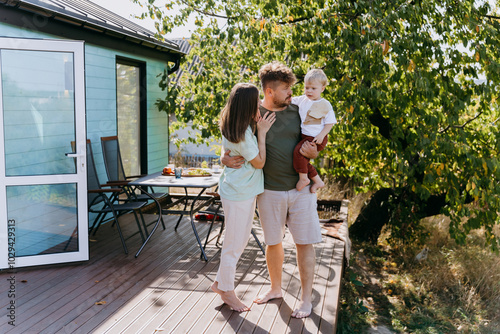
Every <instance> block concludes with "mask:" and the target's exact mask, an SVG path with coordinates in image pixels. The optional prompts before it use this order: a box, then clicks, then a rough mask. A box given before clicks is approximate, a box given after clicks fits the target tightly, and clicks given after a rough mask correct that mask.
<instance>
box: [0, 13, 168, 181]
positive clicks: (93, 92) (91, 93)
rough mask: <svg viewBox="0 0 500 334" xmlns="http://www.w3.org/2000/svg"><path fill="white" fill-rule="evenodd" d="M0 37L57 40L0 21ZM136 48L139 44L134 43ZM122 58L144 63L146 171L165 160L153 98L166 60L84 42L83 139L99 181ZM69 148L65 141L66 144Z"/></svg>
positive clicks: (164, 128)
mask: <svg viewBox="0 0 500 334" xmlns="http://www.w3.org/2000/svg"><path fill="white" fill-rule="evenodd" d="M0 36H2V37H15V38H50V39H61V38H60V37H57V36H52V35H48V34H45V33H41V32H38V31H33V30H28V29H22V28H19V27H17V26H12V25H9V24H5V23H0ZM136 47H139V46H136ZM117 56H120V57H126V58H130V59H133V60H137V61H143V62H146V73H147V122H148V130H147V131H148V139H147V141H148V152H147V156H148V173H152V172H157V171H160V170H161V169H162V168H163V167H164V166H166V165H167V163H168V149H169V148H168V142H169V137H168V117H167V115H166V114H165V113H163V112H158V110H157V108H156V106H155V101H156V100H157V99H158V98H160V97H163V96H164V94H165V92H163V91H162V90H161V88H160V87H159V86H158V83H159V78H158V77H157V76H158V75H159V74H161V73H163V70H164V68H165V67H166V66H167V65H166V63H164V62H162V61H159V60H156V59H149V58H144V57H137V56H135V55H134V53H133V50H132V49H131V52H128V53H127V52H120V51H115V50H112V49H107V48H104V47H100V46H95V45H92V44H87V43H86V44H85V81H86V116H87V138H88V139H90V140H91V142H92V149H93V151H94V159H95V162H96V168H97V171H98V174H99V178H100V181H101V182H103V183H104V182H105V181H106V179H107V178H106V172H105V169H104V162H103V158H102V150H101V144H100V137H104V136H113V135H116V133H117V120H116V57H117ZM68 148H69V143H68Z"/></svg>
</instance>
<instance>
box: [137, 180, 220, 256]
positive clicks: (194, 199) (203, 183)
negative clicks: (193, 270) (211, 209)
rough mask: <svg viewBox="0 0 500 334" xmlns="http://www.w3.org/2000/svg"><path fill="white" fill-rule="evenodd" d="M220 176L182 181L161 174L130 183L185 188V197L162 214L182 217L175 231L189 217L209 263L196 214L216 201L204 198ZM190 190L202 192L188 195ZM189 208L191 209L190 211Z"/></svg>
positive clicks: (147, 239)
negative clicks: (173, 208) (196, 221)
mask: <svg viewBox="0 0 500 334" xmlns="http://www.w3.org/2000/svg"><path fill="white" fill-rule="evenodd" d="M219 178H220V174H212V176H192V177H190V176H183V177H181V178H180V179H176V178H175V176H170V175H162V173H161V172H158V173H154V174H150V175H147V176H144V177H141V178H139V179H137V180H134V181H132V182H130V183H129V185H131V186H136V187H141V186H143V187H176V188H184V191H185V195H184V196H181V197H180V198H178V199H177V200H176V201H173V202H172V203H169V204H168V205H167V206H165V207H163V208H161V214H178V215H180V217H179V220H178V221H177V224H176V225H175V229H176V230H177V227H178V226H179V223H180V221H181V219H182V217H183V215H189V218H190V220H191V227H192V228H193V232H194V235H195V237H196V241H197V242H198V245H199V246H200V250H201V254H202V257H203V259H204V260H205V261H208V258H207V255H206V254H205V249H204V248H203V246H202V245H201V241H200V237H199V235H198V231H197V229H196V226H195V224H194V214H195V213H196V212H198V211H200V210H201V209H202V208H204V207H206V206H208V205H210V204H211V203H212V202H213V201H214V197H213V196H202V195H203V193H204V192H205V190H207V188H212V187H215V186H217V185H218V184H219ZM188 188H192V189H193V188H194V189H196V188H199V189H200V191H199V193H198V194H197V195H192V196H189V195H188ZM189 201H191V205H189ZM179 204H180V205H182V204H184V209H182V210H170V208H171V207H173V206H175V205H179ZM188 206H189V209H188ZM158 224H159V220H158V222H157V223H156V225H155V227H154V228H153V230H152V231H151V233H149V234H148V237H147V238H146V241H145V242H144V243H143V245H142V247H141V249H140V250H139V252H138V253H137V255H138V254H139V253H140V252H141V250H142V248H144V246H145V245H146V243H147V242H148V241H149V239H150V238H151V235H152V234H153V233H154V232H155V231H156V229H157V227H158Z"/></svg>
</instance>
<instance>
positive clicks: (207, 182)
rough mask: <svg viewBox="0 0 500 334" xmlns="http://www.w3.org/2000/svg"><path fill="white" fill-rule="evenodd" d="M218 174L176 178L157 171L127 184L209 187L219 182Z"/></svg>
mask: <svg viewBox="0 0 500 334" xmlns="http://www.w3.org/2000/svg"><path fill="white" fill-rule="evenodd" d="M220 175H221V174H220V173H218V174H212V176H192V177H189V176H183V177H181V178H180V179H176V178H175V176H173V175H172V176H170V175H162V173H161V172H158V173H154V174H149V175H147V176H144V177H141V178H139V179H137V180H134V181H132V182H130V183H129V184H130V185H133V186H149V187H180V188H211V187H214V186H216V185H218V184H219V178H220Z"/></svg>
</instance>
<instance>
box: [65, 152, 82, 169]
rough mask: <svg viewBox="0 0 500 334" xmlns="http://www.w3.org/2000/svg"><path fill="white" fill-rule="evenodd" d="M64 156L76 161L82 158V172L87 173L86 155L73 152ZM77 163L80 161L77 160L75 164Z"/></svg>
mask: <svg viewBox="0 0 500 334" xmlns="http://www.w3.org/2000/svg"><path fill="white" fill-rule="evenodd" d="M64 155H65V156H67V157H68V158H75V159H76V158H82V159H81V160H80V162H81V163H80V170H81V171H82V172H85V162H86V161H85V159H83V158H85V154H81V153H74V152H71V153H65V154H64ZM76 161H78V160H75V163H76Z"/></svg>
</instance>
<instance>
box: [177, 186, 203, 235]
mask: <svg viewBox="0 0 500 334" xmlns="http://www.w3.org/2000/svg"><path fill="white" fill-rule="evenodd" d="M184 192H185V194H186V197H185V198H186V200H185V201H184V209H183V210H182V211H186V208H187V203H188V189H187V188H186V187H184ZM200 195H201V194H200ZM198 197H199V196H198ZM198 197H197V198H198ZM191 211H193V210H191ZM182 217H184V215H183V214H181V215H180V216H179V219H178V220H177V224H175V229H174V231H177V227H179V224H180V222H181V219H182Z"/></svg>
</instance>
